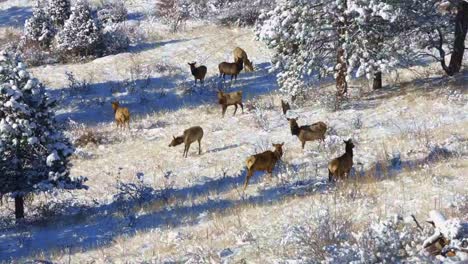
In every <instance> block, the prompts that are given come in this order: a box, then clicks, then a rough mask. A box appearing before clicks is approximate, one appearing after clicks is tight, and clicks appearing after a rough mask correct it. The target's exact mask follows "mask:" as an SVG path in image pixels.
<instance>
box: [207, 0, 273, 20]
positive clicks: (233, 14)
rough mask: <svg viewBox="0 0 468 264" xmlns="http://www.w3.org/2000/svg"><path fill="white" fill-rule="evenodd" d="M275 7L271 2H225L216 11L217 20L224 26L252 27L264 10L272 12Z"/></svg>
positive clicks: (247, 0)
mask: <svg viewBox="0 0 468 264" xmlns="http://www.w3.org/2000/svg"><path fill="white" fill-rule="evenodd" d="M218 2H219V1H218ZM273 6H274V5H273V4H272V3H271V1H270V0H253V1H251V0H250V1H249V0H237V1H224V2H221V3H220V6H218V8H217V9H216V10H217V11H216V12H217V13H218V14H217V15H216V20H217V21H218V22H219V23H220V24H222V25H236V26H252V25H254V24H255V23H256V22H257V20H258V18H259V16H260V14H261V12H262V10H270V9H271V8H272V7H273Z"/></svg>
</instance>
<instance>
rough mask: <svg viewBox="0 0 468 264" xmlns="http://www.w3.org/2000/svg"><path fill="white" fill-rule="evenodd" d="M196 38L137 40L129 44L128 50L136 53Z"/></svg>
mask: <svg viewBox="0 0 468 264" xmlns="http://www.w3.org/2000/svg"><path fill="white" fill-rule="evenodd" d="M194 39H197V38H192V39H171V40H165V41H159V42H139V43H138V44H136V45H133V46H130V47H129V48H128V52H131V53H138V52H142V51H146V50H152V49H155V48H158V47H162V46H166V45H169V44H174V43H179V42H186V41H189V40H194Z"/></svg>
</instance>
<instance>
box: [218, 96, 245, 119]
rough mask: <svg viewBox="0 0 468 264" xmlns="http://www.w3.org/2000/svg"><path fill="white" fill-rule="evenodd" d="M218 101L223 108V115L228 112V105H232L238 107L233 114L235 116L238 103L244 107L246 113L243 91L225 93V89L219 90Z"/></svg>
mask: <svg viewBox="0 0 468 264" xmlns="http://www.w3.org/2000/svg"><path fill="white" fill-rule="evenodd" d="M218 103H219V104H220V105H221V107H222V109H223V117H224V114H225V113H226V109H227V107H228V106H230V105H233V106H235V107H236V108H235V109H234V114H232V115H233V116H234V115H236V111H237V105H240V107H241V108H242V113H244V105H243V104H242V91H237V92H233V93H224V92H223V91H221V90H218Z"/></svg>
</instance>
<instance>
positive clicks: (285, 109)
mask: <svg viewBox="0 0 468 264" xmlns="http://www.w3.org/2000/svg"><path fill="white" fill-rule="evenodd" d="M281 108H282V109H283V114H284V115H285V114H286V113H287V112H288V110H291V106H290V105H289V103H288V102H286V101H283V100H281Z"/></svg>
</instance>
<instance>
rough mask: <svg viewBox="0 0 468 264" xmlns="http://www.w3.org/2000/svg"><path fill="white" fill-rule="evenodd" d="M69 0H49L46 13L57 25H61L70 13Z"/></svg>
mask: <svg viewBox="0 0 468 264" xmlns="http://www.w3.org/2000/svg"><path fill="white" fill-rule="evenodd" d="M70 7H71V4H70V0H49V3H48V5H47V13H48V14H49V16H50V19H51V20H52V22H53V23H54V24H55V26H57V27H62V26H63V25H64V24H65V21H66V20H67V19H68V18H69V17H70V14H71V9H70Z"/></svg>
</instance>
